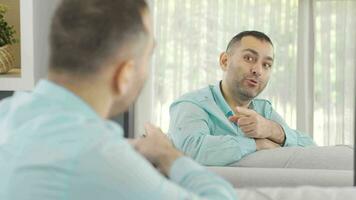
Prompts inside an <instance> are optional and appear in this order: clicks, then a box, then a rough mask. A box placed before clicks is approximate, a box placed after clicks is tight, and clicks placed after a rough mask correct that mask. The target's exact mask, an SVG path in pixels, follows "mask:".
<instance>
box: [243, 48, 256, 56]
mask: <svg viewBox="0 0 356 200" xmlns="http://www.w3.org/2000/svg"><path fill="white" fill-rule="evenodd" d="M244 51H249V52H251V53H252V54H255V55H256V56H258V52H257V51H255V50H253V49H244V50H243V51H242V52H244Z"/></svg>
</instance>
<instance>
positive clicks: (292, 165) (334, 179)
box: [208, 145, 354, 188]
mask: <svg viewBox="0 0 356 200" xmlns="http://www.w3.org/2000/svg"><path fill="white" fill-rule="evenodd" d="M353 158H354V151H353V147H351V146H346V145H341V146H329V147H307V148H301V147H289V148H278V149H273V150H263V151H258V152H255V153H253V154H250V155H249V156H246V157H244V158H243V159H241V160H240V161H239V162H237V163H234V164H232V165H230V166H227V167H208V168H209V169H210V170H211V171H213V172H215V173H217V174H219V175H220V176H222V177H223V178H225V179H226V180H227V181H229V182H231V183H232V184H233V186H234V187H236V188H244V187H249V188H251V187H295V186H302V185H311V186H323V187H347V186H349V187H350V186H352V185H353Z"/></svg>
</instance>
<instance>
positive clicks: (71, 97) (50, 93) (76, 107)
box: [33, 79, 100, 118]
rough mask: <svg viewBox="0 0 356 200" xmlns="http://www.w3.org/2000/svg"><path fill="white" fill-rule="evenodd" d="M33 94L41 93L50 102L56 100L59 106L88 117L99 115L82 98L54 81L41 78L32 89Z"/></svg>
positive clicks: (97, 116)
mask: <svg viewBox="0 0 356 200" xmlns="http://www.w3.org/2000/svg"><path fill="white" fill-rule="evenodd" d="M33 92H34V94H38V95H41V96H43V97H45V98H46V99H48V100H49V101H50V102H57V103H58V104H59V105H60V106H63V107H66V108H70V109H71V110H72V111H77V112H80V113H82V114H83V115H85V116H87V117H88V118H100V117H99V115H98V114H97V113H96V112H95V111H94V110H93V108H91V107H90V106H89V105H88V104H87V103H86V102H85V101H84V100H82V99H81V98H80V97H78V96H77V95H75V94H74V93H73V92H71V91H70V90H68V89H66V88H64V87H62V86H60V85H57V84H56V83H54V82H52V81H49V80H45V79H42V80H40V81H39V82H38V84H37V85H36V87H35V89H34V91H33Z"/></svg>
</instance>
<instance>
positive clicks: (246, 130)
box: [240, 124, 256, 136]
mask: <svg viewBox="0 0 356 200" xmlns="http://www.w3.org/2000/svg"><path fill="white" fill-rule="evenodd" d="M240 129H241V130H242V132H244V133H247V134H252V133H254V132H256V124H249V125H245V126H240ZM253 136H254V135H253Z"/></svg>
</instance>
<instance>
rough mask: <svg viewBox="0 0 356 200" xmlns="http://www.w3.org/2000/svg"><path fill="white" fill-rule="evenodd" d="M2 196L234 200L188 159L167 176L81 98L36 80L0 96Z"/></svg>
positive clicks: (4, 199) (227, 188)
mask: <svg viewBox="0 0 356 200" xmlns="http://www.w3.org/2000/svg"><path fill="white" fill-rule="evenodd" d="M0 199H1V200H98V199H102V200H111V199H112V200H113V199H115V200H118V199H129V200H130V199H132V200H139V199H142V200H153V199H162V200H167V199H172V200H174V199H182V200H183V199H216V200H221V199H236V194H235V191H234V190H233V188H232V187H231V185H230V184H228V183H227V182H226V181H224V180H223V179H221V178H219V177H218V176H216V175H215V174H213V173H211V172H208V171H207V170H206V169H205V168H204V167H202V166H200V165H198V164H196V163H195V162H194V161H193V160H191V159H190V158H188V157H181V158H179V159H177V160H176V161H175V162H174V163H173V165H172V167H171V169H170V174H169V179H167V178H165V177H164V176H163V175H161V174H160V173H159V172H157V171H156V170H155V169H154V168H153V167H152V165H151V164H150V163H149V162H148V161H146V160H145V159H144V158H143V157H142V156H141V155H140V154H138V153H136V151H135V150H134V149H133V148H132V147H131V146H130V145H129V144H128V142H127V141H126V140H125V139H124V138H123V130H122V129H121V127H120V126H119V125H117V124H115V123H114V122H111V121H108V120H103V119H102V118H100V117H99V116H98V115H97V114H96V113H95V112H94V110H92V108H91V107H89V106H88V105H87V104H86V103H85V102H84V101H82V100H81V99H80V98H79V97H77V96H76V95H74V94H73V93H71V92H70V91H68V90H66V89H65V88H63V87H60V86H58V85H56V84H54V83H52V82H50V81H46V80H42V81H41V82H40V83H39V84H38V85H37V86H36V88H35V89H34V91H33V92H31V93H15V95H14V96H13V97H11V98H8V99H5V100H3V101H1V102H0Z"/></svg>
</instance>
